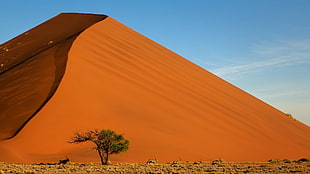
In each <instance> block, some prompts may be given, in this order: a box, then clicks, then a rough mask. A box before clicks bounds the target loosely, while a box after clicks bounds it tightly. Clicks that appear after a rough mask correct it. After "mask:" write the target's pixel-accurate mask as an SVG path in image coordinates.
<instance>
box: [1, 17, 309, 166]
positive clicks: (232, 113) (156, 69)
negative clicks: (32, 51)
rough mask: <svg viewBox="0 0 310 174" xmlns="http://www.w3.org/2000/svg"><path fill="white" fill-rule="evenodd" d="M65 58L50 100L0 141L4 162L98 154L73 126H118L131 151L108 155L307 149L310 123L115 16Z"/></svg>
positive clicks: (229, 156) (263, 153)
mask: <svg viewBox="0 0 310 174" xmlns="http://www.w3.org/2000/svg"><path fill="white" fill-rule="evenodd" d="M33 39H35V38H33ZM51 49H53V47H51V48H50V49H47V50H46V51H51ZM58 49H59V48H58ZM64 49H66V47H64ZM37 59H40V60H41V59H42V58H40V57H38V58H37ZM66 65H67V66H66V69H65V73H64V76H63V78H62V80H61V82H60V84H59V86H57V90H56V92H55V93H54V95H53V96H52V97H51V98H50V100H49V101H48V102H47V103H46V104H45V105H44V106H43V107H42V109H41V110H39V112H37V113H36V114H35V116H34V117H33V118H32V119H31V120H30V121H29V122H28V123H27V124H26V125H25V126H24V128H23V129H22V130H21V131H20V132H19V133H18V134H17V135H16V136H15V137H14V138H12V139H9V140H6V141H0V154H1V155H0V161H5V162H23V163H33V162H52V161H58V160H59V159H62V158H64V156H68V157H69V158H70V159H71V161H73V162H98V160H99V158H98V156H97V154H96V152H95V151H91V146H92V144H90V143H86V144H69V143H68V141H69V140H70V137H71V136H72V135H73V132H75V131H77V130H87V129H93V128H98V129H112V130H114V131H116V132H117V133H122V134H124V137H125V138H127V139H129V140H130V147H129V150H128V151H126V152H124V153H121V154H119V155H114V156H111V161H114V162H138V163H139V162H143V163H144V162H145V161H146V160H147V159H150V158H157V159H159V160H160V161H161V162H167V161H174V160H190V161H196V160H204V161H210V160H213V159H219V158H222V159H224V160H225V161H267V160H268V159H275V158H281V159H284V158H288V159H298V158H301V157H309V156H310V128H309V127H308V126H306V125H304V124H302V123H300V122H298V121H295V120H292V119H290V118H288V117H287V116H286V115H285V114H284V113H282V112H281V111H279V110H277V109H275V108H273V107H272V106H270V105H268V104H266V103H264V102H262V101H261V100H259V99H257V98H255V97H253V96H251V95H250V94H248V93H246V92H244V91H242V90H240V89H239V88H237V87H235V86H233V85H231V84H229V83H228V82H226V81H224V80H222V79H221V78H219V77H217V76H215V75H213V74H212V73H210V72H208V71H206V70H204V69H202V68H200V67H199V66H197V65H195V64H193V63H191V62H190V61H188V60H186V59H184V58H183V57H181V56H179V55H177V54H175V53H174V52H172V51H170V50H168V49H166V48H164V47H163V46H161V45H159V44H157V43H155V42H153V41H152V40H150V39H148V38H146V37H144V36H142V35H141V34H139V33H137V32H135V31H133V30H131V29H130V28H128V27H126V26H124V25H122V24H121V23H119V22H117V21H116V20H114V19H113V18H111V17H107V18H105V19H104V20H102V21H100V22H98V23H96V24H94V25H92V26H90V27H89V28H87V29H86V30H84V31H83V32H82V33H81V34H79V35H78V36H77V38H76V39H75V40H74V41H73V43H72V46H71V48H70V49H69V52H68V60H67V62H66ZM40 67H41V69H40ZM48 67H49V64H48V63H46V64H44V65H42V66H38V67H37V68H38V69H39V70H42V71H43V70H45V69H46V68H48ZM39 70H38V71H39ZM36 74H40V72H36V73H35V72H33V75H36ZM0 77H1V78H2V74H1V76H0ZM21 78H23V76H22V77H21ZM0 82H1V81H0ZM42 85H46V84H45V83H44V84H42ZM47 86H50V85H47ZM1 87H2V85H1V86H0V88H1ZM40 87H41V86H40ZM46 88H47V87H46ZM43 89H45V87H43ZM0 90H1V89H0ZM24 92H25V93H27V92H29V93H31V92H32V91H31V90H27V91H24ZM0 94H1V98H2V97H3V96H6V95H9V94H8V93H0ZM1 107H2V105H1ZM12 107H13V109H14V108H16V107H15V106H12V105H11V106H6V107H5V109H7V108H9V109H12ZM1 117H2V118H6V117H14V116H12V115H7V114H3V113H1ZM16 120H18V119H16ZM15 124H16V123H15V122H9V124H6V125H5V126H6V127H14V126H15Z"/></svg>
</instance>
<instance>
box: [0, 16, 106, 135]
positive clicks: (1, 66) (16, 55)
mask: <svg viewBox="0 0 310 174" xmlns="http://www.w3.org/2000/svg"><path fill="white" fill-rule="evenodd" d="M105 17H106V16H104V15H85V14H70V13H69V14H60V15H58V16H56V17H54V18H53V19H51V20H49V21H47V22H45V23H43V24H41V25H39V26H37V27H35V28H33V29H31V30H29V31H27V32H25V33H23V34H21V35H19V36H18V37H16V38H14V39H12V40H10V41H8V42H6V43H4V44H2V45H0V129H1V130H0V140H3V139H7V138H11V137H12V136H14V135H15V134H16V133H18V131H19V130H20V129H21V128H22V127H23V125H24V124H26V123H27V121H28V120H29V119H30V118H31V117H32V116H34V115H35V114H36V112H38V111H39V109H40V108H41V107H42V106H44V104H45V102H46V101H47V100H48V99H49V98H50V97H51V96H52V95H53V94H54V92H55V90H56V89H57V87H58V84H59V83H60V80H61V78H62V77H63V74H64V71H65V66H66V62H67V55H68V51H69V49H70V47H71V44H72V42H73V41H74V39H75V38H76V37H77V36H78V35H79V33H81V32H82V31H83V30H84V29H86V28H88V27H89V26H90V25H92V24H94V23H96V22H98V21H100V20H102V19H104V18H105ZM64 24H66V25H64Z"/></svg>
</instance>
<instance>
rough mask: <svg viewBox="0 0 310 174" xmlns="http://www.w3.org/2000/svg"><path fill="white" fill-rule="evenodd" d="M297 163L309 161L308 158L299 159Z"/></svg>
mask: <svg viewBox="0 0 310 174" xmlns="http://www.w3.org/2000/svg"><path fill="white" fill-rule="evenodd" d="M297 162H310V159H308V158H301V159H299V160H298V161H297Z"/></svg>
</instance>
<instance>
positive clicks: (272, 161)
mask: <svg viewBox="0 0 310 174" xmlns="http://www.w3.org/2000/svg"><path fill="white" fill-rule="evenodd" d="M268 162H270V163H281V162H282V160H281V159H271V160H269V161H268Z"/></svg>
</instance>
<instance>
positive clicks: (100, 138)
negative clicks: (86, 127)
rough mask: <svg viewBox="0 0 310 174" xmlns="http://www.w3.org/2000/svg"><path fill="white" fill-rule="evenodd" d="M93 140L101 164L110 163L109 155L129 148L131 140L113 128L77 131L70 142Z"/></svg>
mask: <svg viewBox="0 0 310 174" xmlns="http://www.w3.org/2000/svg"><path fill="white" fill-rule="evenodd" d="M87 141H90V142H93V143H95V144H96V147H94V149H95V150H97V152H98V155H99V157H100V161H101V164H108V163H109V155H111V154H118V153H120V152H124V151H126V150H127V149H128V145H129V141H128V140H126V139H125V138H124V137H123V135H119V134H116V133H115V132H114V131H111V130H109V129H108V130H98V129H95V130H90V131H86V132H75V133H74V136H73V137H72V138H71V141H69V142H70V143H82V142H87Z"/></svg>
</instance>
